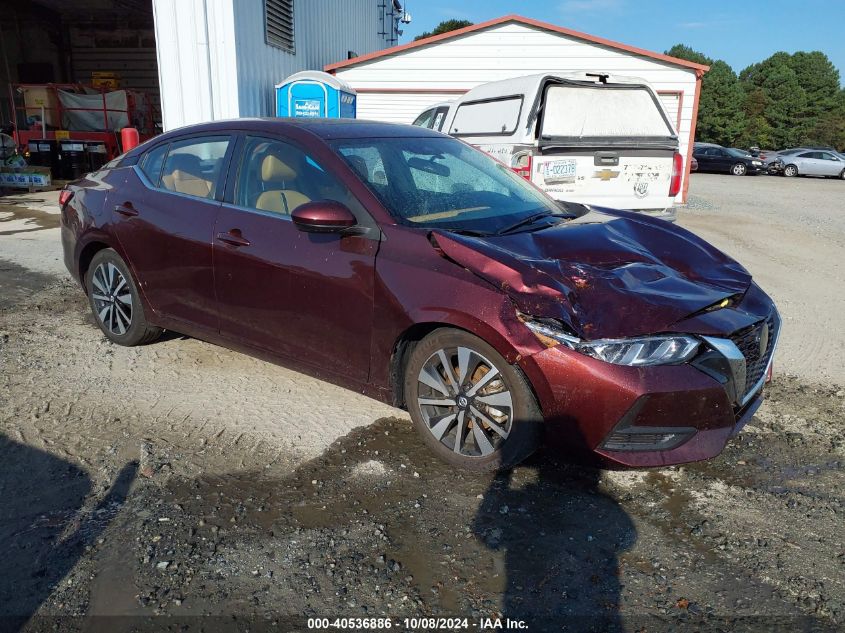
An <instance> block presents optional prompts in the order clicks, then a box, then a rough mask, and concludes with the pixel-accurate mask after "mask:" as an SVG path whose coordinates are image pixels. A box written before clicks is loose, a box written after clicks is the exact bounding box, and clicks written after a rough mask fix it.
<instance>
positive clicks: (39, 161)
mask: <svg viewBox="0 0 845 633" xmlns="http://www.w3.org/2000/svg"><path fill="white" fill-rule="evenodd" d="M28 162H29V164H30V165H37V166H39V167H49V168H50V176H51V177H52V178H54V179H58V178H61V177H62V171H61V163H60V161H59V142H58V141H56V140H55V139H35V140H31V141H30V142H29V161H28Z"/></svg>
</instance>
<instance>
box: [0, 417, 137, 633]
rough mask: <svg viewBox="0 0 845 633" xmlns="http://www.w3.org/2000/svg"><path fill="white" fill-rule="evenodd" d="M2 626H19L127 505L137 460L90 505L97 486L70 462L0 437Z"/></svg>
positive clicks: (0, 616)
mask: <svg viewBox="0 0 845 633" xmlns="http://www.w3.org/2000/svg"><path fill="white" fill-rule="evenodd" d="M0 464H2V466H0V499H2V503H0V543H2V563H0V631H3V632H4V633H6V632H7V631H9V632H11V631H17V630H19V629H20V628H22V627H23V626H24V625H25V623H26V622H27V620H29V618H30V617H31V616H32V615H33V614H34V613H36V612H37V611H38V609H39V607H40V606H41V604H42V603H43V602H44V601H45V600H46V599H47V598H48V597H49V596H50V595H51V594H52V592H53V591H54V589H55V588H56V586H57V584H58V583H59V582H60V581H61V580H62V579H63V578H64V577H65V576H66V575H67V573H68V572H69V571H70V570H71V569H72V568H73V567H74V565H75V564H76V562H77V561H78V559H79V558H80V556H82V555H83V553H84V551H85V547H86V545H90V544H91V543H93V542H95V541H96V539H97V538H98V536H99V535H100V534H101V533H102V532H103V530H104V529H105V528H106V527H107V526H108V524H109V523H110V522H111V520H112V519H113V518H114V516H115V515H116V513H117V511H118V510H119V509H120V507H121V506H122V505H123V503H124V501H125V499H126V495H127V493H128V490H129V487H130V485H131V484H132V481H133V480H134V478H135V472H136V470H137V464H135V463H129V464H127V465H126V466H124V467H123V469H122V470H121V471H120V473H119V474H118V476H117V478H116V480H115V482H114V483H113V484H112V486H111V488H110V489H109V490H108V492H107V493H106V494H105V496H103V497H102V499H101V500H100V501H99V502H98V503H96V504H94V507H86V506H87V505H91V504H86V501H88V500H89V496H90V494H91V489H92V484H91V480H90V478H89V477H88V475H87V474H86V473H85V472H84V471H82V470H81V469H79V468H77V467H76V466H75V465H73V464H72V463H70V462H68V461H65V460H63V459H61V458H58V457H56V456H54V455H51V454H50V453H47V452H44V451H42V450H39V449H36V448H33V447H30V446H26V445H24V444H21V443H19V442H16V441H14V440H12V439H10V438H9V437H7V436H5V435H2V434H0Z"/></svg>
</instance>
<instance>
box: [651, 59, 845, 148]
mask: <svg viewBox="0 0 845 633" xmlns="http://www.w3.org/2000/svg"><path fill="white" fill-rule="evenodd" d="M666 54H667V55H672V56H673V57H680V58H681V59H686V60H689V61H692V62H696V63H699V64H706V65H708V66H710V70H709V71H708V72H707V73H705V74H704V77H703V78H702V81H701V100H700V101H699V106H698V124H697V126H696V133H695V139H696V140H697V141H704V142H708V143H718V144H720V145H726V146H729V147H745V148H747V147H754V146H757V147H761V148H768V149H783V148H786V147H796V146H801V145H825V146H831V147H835V148H836V149H838V150H840V151H841V150H845V89H843V88H842V86H841V84H840V78H839V71H838V70H837V69H836V67H835V66H834V65H833V63H832V62H831V61H830V59H828V57H827V55H825V54H824V53H822V52H819V51H812V52H803V51H799V52H797V53H792V54H790V53H784V52H779V53H775V54H774V55H772V56H771V57H769V58H768V59H765V60H763V61H761V62H759V63H756V64H752V65H750V66H749V67H748V68H746V69H744V70H742V71H741V72H740V73H739V74H738V75H737V74H736V73H735V72H734V70H733V69H732V68H731V67H730V66H729V65H728V64H727V63H726V62H724V61H723V60H721V59H717V60H713V59H710V58H709V57H707V56H706V55H704V54H703V53H699V52H698V51H695V50H693V49H691V48H690V47H688V46H685V45H683V44H676V45H675V46H673V47H672V48H670V49H669V50H668V51H666Z"/></svg>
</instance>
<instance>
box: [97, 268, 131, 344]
mask: <svg viewBox="0 0 845 633" xmlns="http://www.w3.org/2000/svg"><path fill="white" fill-rule="evenodd" d="M91 284H92V286H93V287H92V288H91V298H92V299H93V300H94V311H95V312H96V313H97V318H98V319H100V322H101V323H102V324H103V326H104V327H105V328H106V329H108V330H109V331H110V332H111V333H112V334H117V335H119V336H120V335H123V334H126V331H127V330H128V329H129V327H130V326H131V325H132V293H131V291H130V289H129V285H128V284H127V283H126V278H125V277H124V276H123V273H121V272H120V269H118V267H117V266H115V265H114V264H112V263H111V262H103V263H101V264H100V265H99V266H97V268H96V269H95V270H94V274H93V275H92V277H91Z"/></svg>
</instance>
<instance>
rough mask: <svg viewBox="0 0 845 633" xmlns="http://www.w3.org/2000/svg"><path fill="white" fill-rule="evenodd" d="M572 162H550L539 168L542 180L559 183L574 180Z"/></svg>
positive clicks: (573, 165)
mask: <svg viewBox="0 0 845 633" xmlns="http://www.w3.org/2000/svg"><path fill="white" fill-rule="evenodd" d="M575 165H576V162H575V161H574V160H550V161H549V162H547V163H543V164H542V165H541V166H540V169H541V173H542V174H543V180H545V181H546V182H560V181H563V180H572V179H574V178H575Z"/></svg>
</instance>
